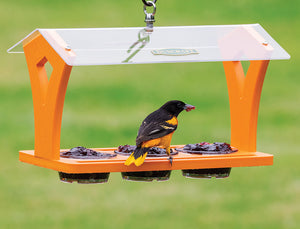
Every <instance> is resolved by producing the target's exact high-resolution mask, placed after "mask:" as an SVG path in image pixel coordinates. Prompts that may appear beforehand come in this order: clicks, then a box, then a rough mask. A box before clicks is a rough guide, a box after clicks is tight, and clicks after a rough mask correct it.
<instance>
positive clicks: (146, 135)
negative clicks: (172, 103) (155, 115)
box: [136, 120, 177, 145]
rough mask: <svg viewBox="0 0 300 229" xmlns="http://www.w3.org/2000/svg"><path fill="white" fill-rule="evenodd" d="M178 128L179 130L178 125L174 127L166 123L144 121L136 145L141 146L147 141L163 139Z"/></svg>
mask: <svg viewBox="0 0 300 229" xmlns="http://www.w3.org/2000/svg"><path fill="white" fill-rule="evenodd" d="M176 128H177V125H172V124H170V123H168V122H166V121H160V122H155V121H150V122H147V121H146V120H145V121H143V123H142V125H141V127H140V129H139V132H138V136H137V138H136V144H137V145H139V144H141V143H142V142H145V141H148V140H151V139H155V138H160V137H163V136H165V135H167V134H170V133H172V132H173V131H175V130H176Z"/></svg>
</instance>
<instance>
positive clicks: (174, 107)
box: [161, 100, 195, 117]
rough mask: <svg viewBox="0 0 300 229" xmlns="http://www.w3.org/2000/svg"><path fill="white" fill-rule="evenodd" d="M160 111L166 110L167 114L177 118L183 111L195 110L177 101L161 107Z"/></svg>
mask: <svg viewBox="0 0 300 229" xmlns="http://www.w3.org/2000/svg"><path fill="white" fill-rule="evenodd" d="M161 109H164V110H166V111H167V112H168V113H170V114H171V115H174V116H176V117H177V116H178V115H179V113H180V112H181V111H183V110H186V111H190V110H193V109H195V107H194V106H193V105H189V104H186V103H184V102H182V101H179V100H171V101H169V102H166V103H165V104H164V105H162V107H161Z"/></svg>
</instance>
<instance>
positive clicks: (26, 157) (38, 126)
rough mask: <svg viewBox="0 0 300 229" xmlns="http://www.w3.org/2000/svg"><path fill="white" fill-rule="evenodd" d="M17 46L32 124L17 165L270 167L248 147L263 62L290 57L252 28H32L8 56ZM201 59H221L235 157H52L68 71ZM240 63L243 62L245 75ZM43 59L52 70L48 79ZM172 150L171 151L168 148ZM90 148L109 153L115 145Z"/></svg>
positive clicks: (82, 169)
mask: <svg viewBox="0 0 300 229" xmlns="http://www.w3.org/2000/svg"><path fill="white" fill-rule="evenodd" d="M137 38H138V41H137V42H136V39H137ZM166 38H168V40H167V41H166V40H165V39H166ZM21 42H22V44H23V50H24V53H25V56H26V61H27V65H28V70H29V75H30V82H31V88H32V96H33V105H34V124H35V146H34V150H24V151H20V155H19V156H20V157H19V158H20V161H22V162H26V163H30V164H34V165H37V166H40V167H44V168H49V169H53V170H56V171H59V172H63V173H68V174H91V173H110V172H137V171H163V170H191V169H207V168H232V167H244V166H265V165H272V164H273V155H271V154H266V153H262V152H257V150H256V132H257V130H256V129H257V117H258V109H259V101H260V95H261V90H262V85H263V81H264V77H265V74H266V70H267V67H268V64H269V61H270V60H272V59H289V58H290V56H289V55H288V54H287V53H286V52H285V51H284V50H283V49H282V48H281V47H280V46H279V45H278V44H277V43H276V42H275V41H274V40H273V39H272V38H271V37H270V35H269V34H268V33H267V32H266V31H265V30H264V29H263V28H262V27H261V26H260V25H259V24H251V25H226V26H184V27H156V28H155V29H154V31H153V32H151V33H150V32H147V31H145V30H144V29H143V28H105V29H38V30H35V31H33V32H32V33H31V34H29V35H28V36H27V37H26V38H24V39H23V40H22V41H20V42H19V43H17V44H16V45H15V46H13V47H12V48H11V49H9V52H13V50H15V49H16V46H18V45H19V44H21ZM132 43H133V44H134V45H136V44H138V43H141V45H140V46H139V47H138V46H137V47H136V51H135V52H132V54H131V55H128V53H127V50H128V49H132V48H133V47H134V45H132ZM208 61H222V62H223V66H224V70H225V75H226V80H227V85H228V92H229V100H230V115H231V145H232V146H233V147H235V148H237V149H238V152H235V153H231V154H226V155H225V154H224V155H195V154H186V153H181V152H179V153H178V154H177V155H175V156H174V160H173V165H172V166H171V165H170V163H169V161H168V160H166V158H147V159H146V161H145V163H144V164H143V165H142V166H140V167H136V166H135V165H131V166H125V165H124V162H125V160H126V158H127V157H126V156H123V155H117V156H116V157H113V158H110V159H102V160H101V159H99V160H95V159H93V160H85V159H69V158H61V157H60V152H61V151H63V150H61V149H60V132H61V121H62V113H63V105H64V98H65V93H66V89H67V85H68V80H69V76H70V73H71V70H72V66H82V65H112V64H143V63H174V62H208ZM241 61H250V66H249V69H248V71H247V74H246V75H245V74H244V71H243V67H242V64H241ZM47 62H49V63H50V64H51V66H52V67H53V72H52V74H51V77H50V79H49V80H48V77H47V73H46V70H45V64H46V63H47ZM166 77H167V76H166ZM175 147H178V146H172V148H175ZM95 150H98V151H101V152H111V153H113V151H114V150H116V148H97V149H95Z"/></svg>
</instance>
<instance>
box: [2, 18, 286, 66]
mask: <svg viewBox="0 0 300 229" xmlns="http://www.w3.org/2000/svg"><path fill="white" fill-rule="evenodd" d="M36 33H41V34H42V35H43V37H44V38H45V39H46V40H47V41H48V42H49V44H50V45H51V46H52V47H53V48H54V49H55V51H56V52H57V53H58V54H59V55H60V56H61V57H62V58H63V59H64V60H65V62H66V63H67V64H68V65H71V66H80V65H111V64H128V63H132V64H142V63H172V62H210V61H243V60H271V59H289V58H290V56H289V54H288V53H287V52H286V51H285V50H284V49H283V48H281V47H280V45H279V44H278V43H277V42H276V41H275V40H274V39H273V38H272V37H271V36H270V35H269V34H268V33H267V32H266V31H265V30H264V29H263V28H262V27H261V26H260V25H259V24H248V25H217V26H181V27H154V31H153V32H147V31H146V30H145V29H144V28H136V27H132V28H94V29H93V28H91V29H37V30H35V31H33V32H32V33H31V34H29V35H28V36H27V37H26V38H24V39H23V40H22V41H23V42H24V41H25V42H26V40H27V39H30V38H31V37H32V36H34V34H36ZM22 41H20V42H18V43H17V44H16V45H14V46H13V47H12V48H10V49H9V50H8V52H19V51H20V50H21V49H20V45H22Z"/></svg>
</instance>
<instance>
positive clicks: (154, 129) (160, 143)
mask: <svg viewBox="0 0 300 229" xmlns="http://www.w3.org/2000/svg"><path fill="white" fill-rule="evenodd" d="M193 109H195V107H194V106H192V105H189V104H186V103H184V102H182V101H179V100H172V101H169V102H167V103H165V104H164V105H162V106H161V107H160V108H159V109H158V110H156V111H154V112H152V113H151V114H149V115H148V116H147V117H146V118H145V119H144V121H143V122H142V124H141V126H140V128H139V131H138V135H137V137H136V149H135V150H134V152H133V153H132V154H131V155H130V156H129V158H128V159H127V160H126V161H125V165H131V164H132V163H134V164H135V165H136V166H140V165H142V164H143V163H144V160H145V158H146V156H147V154H148V151H149V149H150V148H151V147H154V146H157V147H160V148H164V149H166V153H167V154H168V155H169V160H170V163H171V164H172V157H171V156H170V145H171V140H172V136H173V134H174V131H175V130H176V129H177V125H178V120H177V116H178V115H179V113H180V112H181V111H183V110H186V111H190V110H193Z"/></svg>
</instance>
